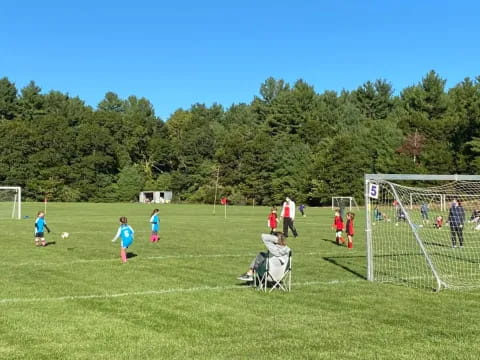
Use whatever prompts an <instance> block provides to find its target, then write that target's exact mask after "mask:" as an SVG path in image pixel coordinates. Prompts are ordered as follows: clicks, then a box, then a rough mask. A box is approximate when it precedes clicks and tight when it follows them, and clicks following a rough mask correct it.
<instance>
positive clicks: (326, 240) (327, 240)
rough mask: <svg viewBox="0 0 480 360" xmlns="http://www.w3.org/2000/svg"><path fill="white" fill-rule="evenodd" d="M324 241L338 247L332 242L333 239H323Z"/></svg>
mask: <svg viewBox="0 0 480 360" xmlns="http://www.w3.org/2000/svg"><path fill="white" fill-rule="evenodd" d="M322 240H323V241H325V242H330V243H332V244H334V245H338V244H337V242H336V241H334V240H331V239H322Z"/></svg>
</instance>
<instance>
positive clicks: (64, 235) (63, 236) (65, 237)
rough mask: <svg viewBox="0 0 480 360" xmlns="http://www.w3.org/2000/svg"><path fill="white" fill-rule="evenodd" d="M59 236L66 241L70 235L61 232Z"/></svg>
mask: <svg viewBox="0 0 480 360" xmlns="http://www.w3.org/2000/svg"><path fill="white" fill-rule="evenodd" d="M60 236H61V237H62V239H68V237H69V236H70V234H69V233H68V232H62V233H61V234H60Z"/></svg>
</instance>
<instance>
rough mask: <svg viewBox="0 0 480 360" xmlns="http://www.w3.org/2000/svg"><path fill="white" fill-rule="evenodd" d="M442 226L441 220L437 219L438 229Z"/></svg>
mask: <svg viewBox="0 0 480 360" xmlns="http://www.w3.org/2000/svg"><path fill="white" fill-rule="evenodd" d="M442 225H443V218H441V217H437V226H438V227H439V228H441V227H442ZM452 236H453V235H452Z"/></svg>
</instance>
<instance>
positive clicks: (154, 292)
mask: <svg viewBox="0 0 480 360" xmlns="http://www.w3.org/2000/svg"><path fill="white" fill-rule="evenodd" d="M360 281H364V282H365V280H362V279H355V280H330V281H307V282H303V283H292V286H312V285H338V284H346V283H352V282H360ZM247 289H248V290H250V291H252V290H253V288H252V287H251V286H242V285H228V286H199V287H192V288H170V289H164V290H147V291H135V292H127V293H116V294H90V295H66V296H59V297H46V298H4V299H0V305H5V304H18V303H32V302H62V301H74V300H90V299H114V298H121V297H127V296H156V295H165V294H179V293H194V292H200V291H224V290H247Z"/></svg>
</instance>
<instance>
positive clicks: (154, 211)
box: [150, 209, 160, 216]
mask: <svg viewBox="0 0 480 360" xmlns="http://www.w3.org/2000/svg"><path fill="white" fill-rule="evenodd" d="M159 211H160V210H158V209H153V212H152V214H151V215H150V216H152V215H153V214H155V213H158V212H159Z"/></svg>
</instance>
